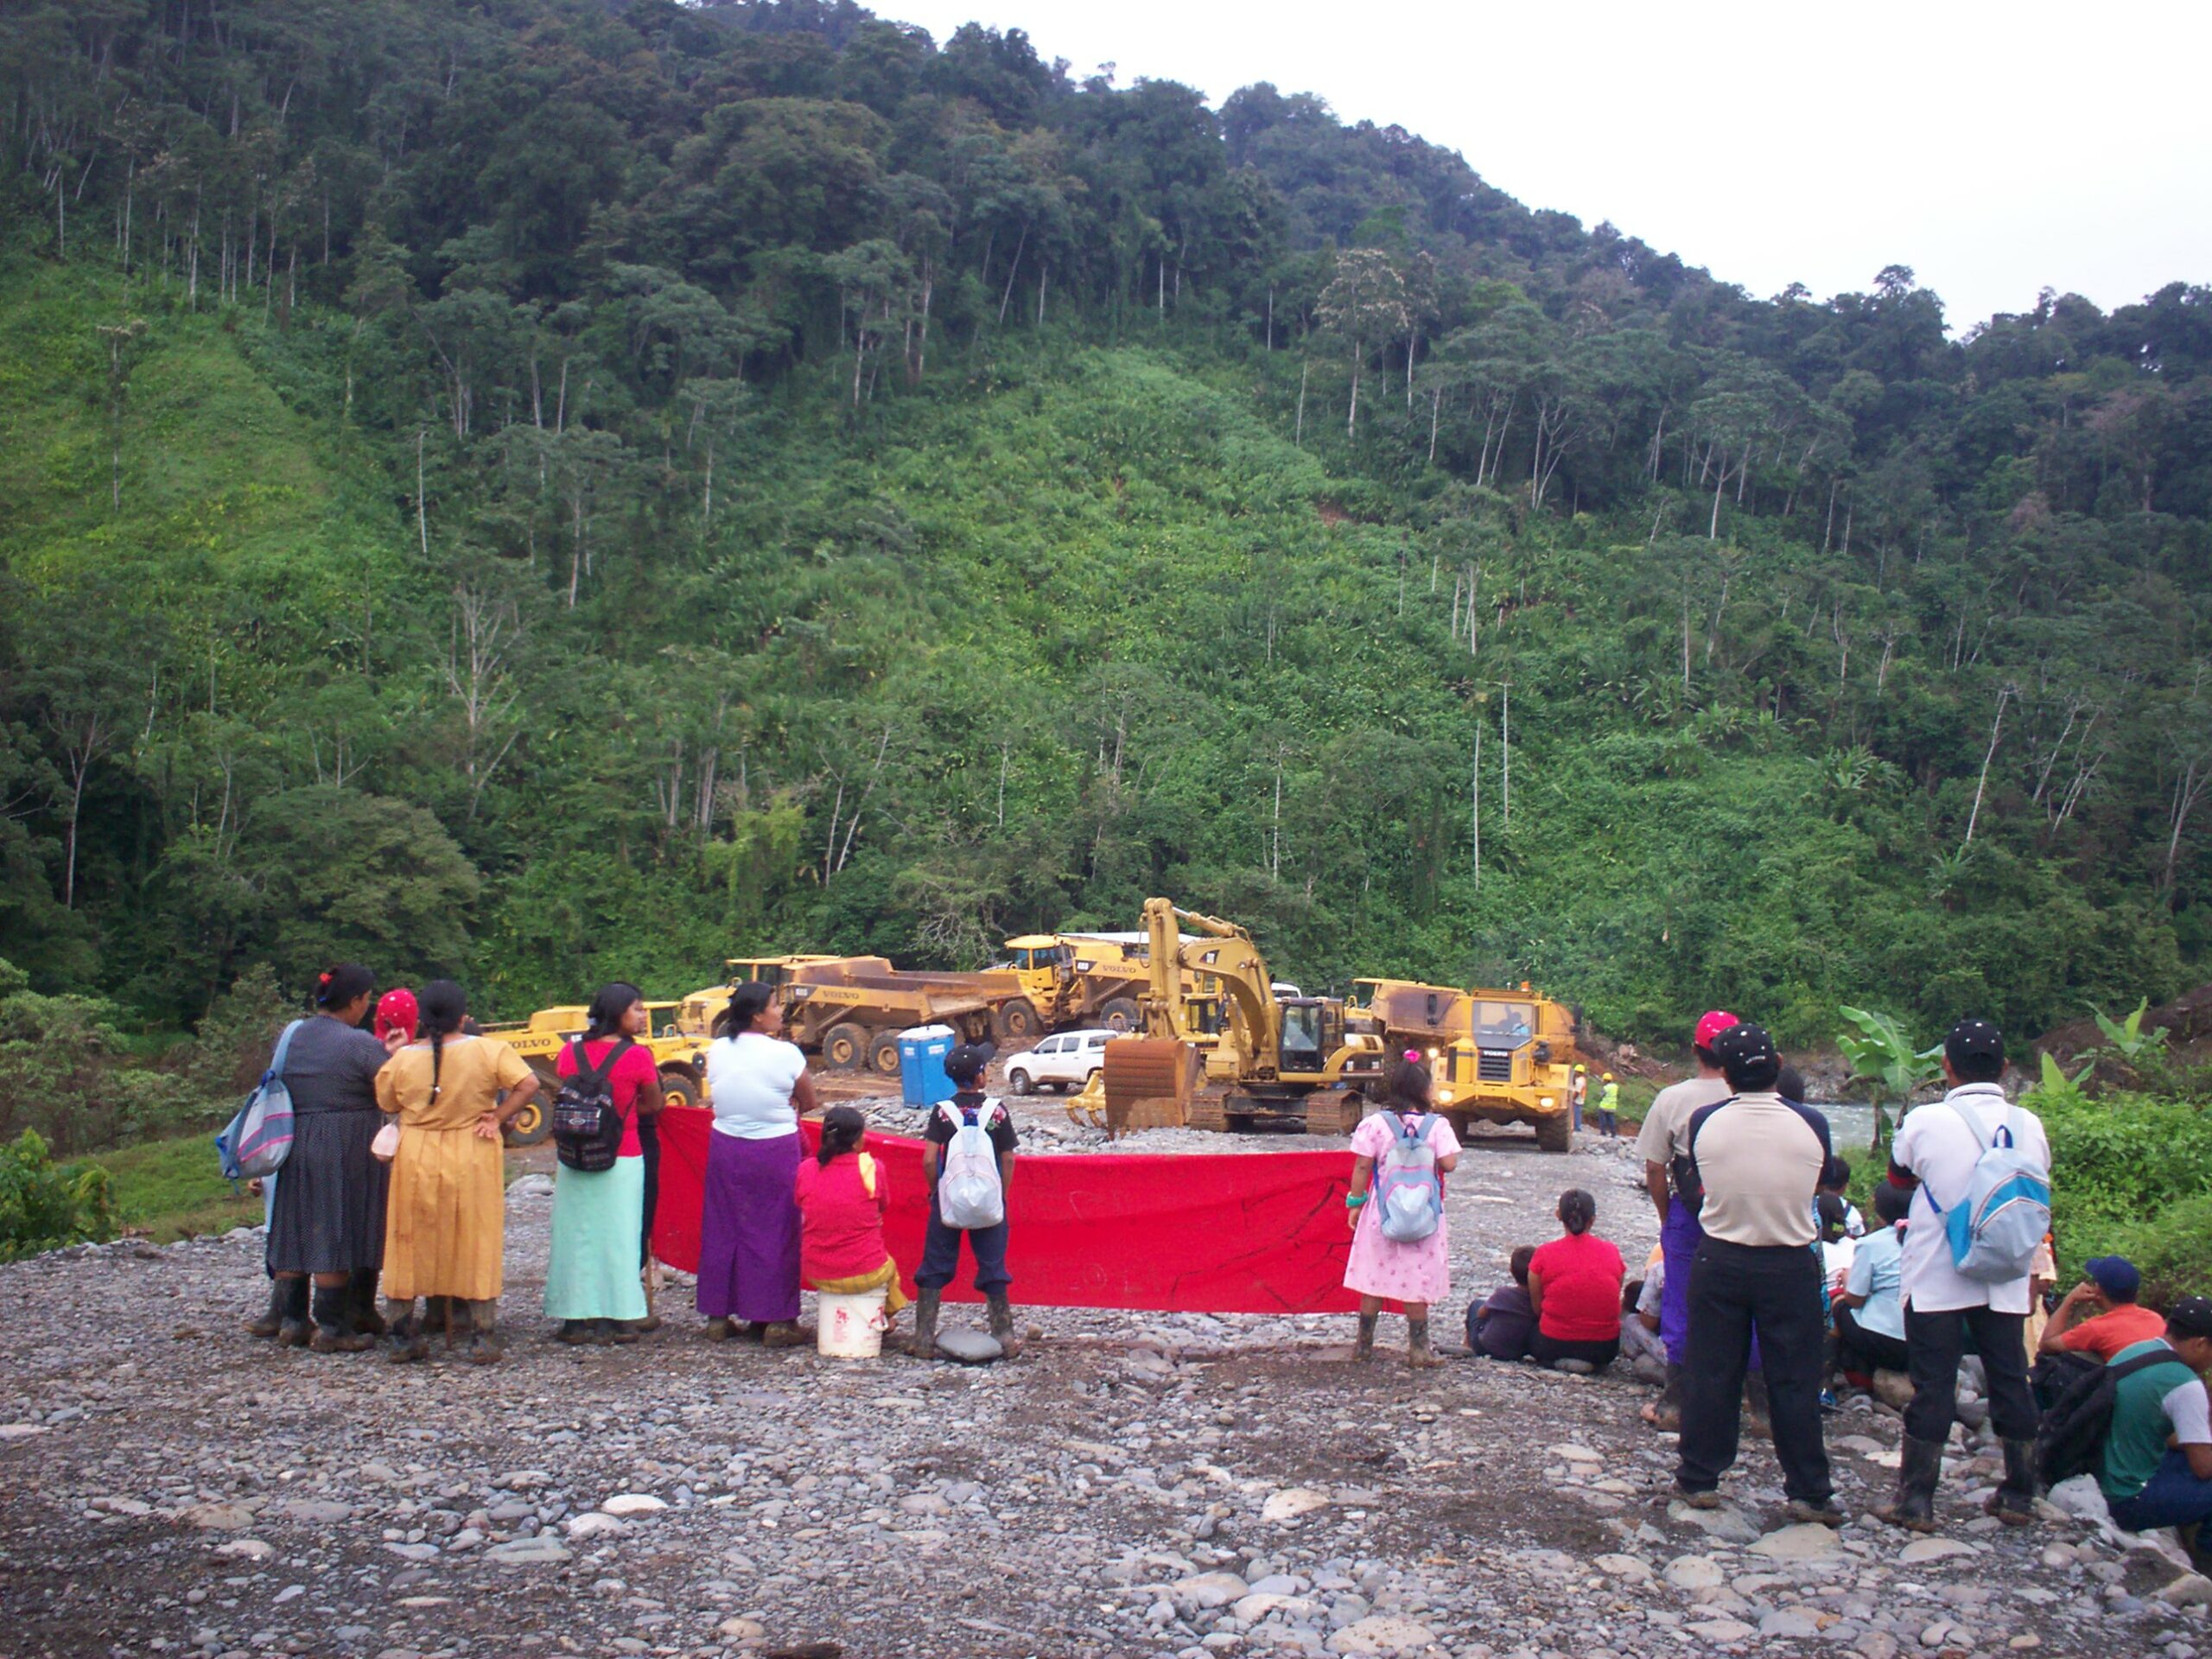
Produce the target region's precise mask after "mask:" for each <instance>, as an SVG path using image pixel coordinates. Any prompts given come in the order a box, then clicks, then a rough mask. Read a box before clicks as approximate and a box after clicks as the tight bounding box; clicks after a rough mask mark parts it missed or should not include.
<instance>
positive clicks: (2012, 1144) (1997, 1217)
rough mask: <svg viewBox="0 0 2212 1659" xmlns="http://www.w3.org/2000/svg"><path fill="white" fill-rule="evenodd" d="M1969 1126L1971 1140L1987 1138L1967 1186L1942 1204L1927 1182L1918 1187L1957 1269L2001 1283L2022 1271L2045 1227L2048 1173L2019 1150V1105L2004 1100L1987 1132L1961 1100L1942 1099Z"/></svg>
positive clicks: (1977, 1278)
mask: <svg viewBox="0 0 2212 1659" xmlns="http://www.w3.org/2000/svg"><path fill="white" fill-rule="evenodd" d="M1944 1104H1945V1105H1947V1106H1948V1107H1949V1108H1950V1109H1952V1110H1953V1111H1955V1112H1956V1113H1957V1114H1958V1115H1959V1117H1960V1119H1961V1121H1962V1122H1964V1123H1965V1124H1966V1126H1967V1128H1970V1129H1972V1130H1973V1131H1974V1139H1975V1141H1986V1142H1987V1143H1988V1144H1987V1145H1986V1147H1984V1149H1983V1151H1982V1154H1981V1156H1980V1158H1978V1159H1977V1160H1974V1173H1973V1174H1972V1175H1970V1176H1969V1177H1968V1178H1967V1190H1966V1192H1965V1193H1964V1194H1963V1195H1962V1196H1961V1198H1960V1199H1959V1201H1958V1202H1957V1203H1955V1204H1954V1205H1952V1206H1951V1207H1950V1208H1949V1209H1948V1210H1946V1209H1945V1208H1944V1207H1943V1205H1942V1201H1941V1200H1940V1199H1938V1198H1936V1194H1935V1192H1933V1191H1932V1190H1931V1189H1930V1188H1929V1185H1928V1184H1927V1182H1925V1181H1923V1182H1922V1183H1921V1184H1920V1190H1921V1191H1922V1192H1926V1193H1927V1194H1928V1202H1929V1204H1930V1205H1933V1206H1934V1208H1935V1211H1936V1214H1937V1215H1938V1216H1939V1217H1942V1222H1943V1230H1944V1233H1945V1235H1946V1236H1948V1238H1949V1240H1950V1244H1951V1262H1952V1265H1953V1266H1954V1267H1955V1268H1958V1270H1959V1272H1960V1274H1961V1275H1962V1276H1963V1277H1965V1278H1968V1279H1973V1280H1975V1281H1979V1282H1980V1283H1983V1284H1991V1285H2001V1284H2005V1283H2008V1282H2010V1281H2012V1280H2014V1279H2024V1278H2025V1277H2027V1273H2028V1267H2029V1264H2030V1263H2031V1262H2033V1261H2034V1260H2035V1254H2036V1247H2037V1245H2039V1244H2041V1243H2043V1240H2044V1234H2046V1233H2048V1232H2049V1231H2050V1172H2049V1171H2047V1170H2046V1169H2045V1168H2044V1166H2042V1165H2041V1164H2039V1163H2037V1161H2036V1160H2035V1159H2034V1158H2033V1157H2032V1156H2031V1155H2030V1154H2027V1153H2025V1152H2023V1151H2021V1150H2020V1147H2019V1140H2020V1137H2019V1126H2020V1109H2019V1108H2018V1107H2017V1106H2008V1107H2007V1108H2006V1109H2005V1122H2003V1123H2000V1124H1999V1125H1998V1127H1997V1132H1996V1133H1995V1134H1994V1135H1989V1134H1986V1133H1985V1132H1984V1131H1983V1129H1982V1127H1981V1120H1980V1118H1979V1117H1977V1116H1975V1115H1974V1113H1972V1112H1970V1111H1968V1110H1967V1108H1966V1105H1965V1103H1963V1102H1961V1101H1956V1100H1947V1101H1945V1102H1944Z"/></svg>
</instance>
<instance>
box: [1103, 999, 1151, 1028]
mask: <svg viewBox="0 0 2212 1659" xmlns="http://www.w3.org/2000/svg"><path fill="white" fill-rule="evenodd" d="M1143 1020H1144V1011H1143V1010H1142V1009H1141V1008H1140V1007H1137V1004H1136V999H1135V997H1129V996H1109V997H1108V998H1107V999H1106V1004H1105V1006H1104V1007H1102V1008H1100V1009H1099V1010H1098V1023H1099V1024H1100V1025H1101V1026H1103V1027H1105V1028H1106V1029H1107V1030H1108V1031H1135V1029H1136V1028H1137V1027H1139V1026H1140V1025H1141V1024H1142V1023H1143Z"/></svg>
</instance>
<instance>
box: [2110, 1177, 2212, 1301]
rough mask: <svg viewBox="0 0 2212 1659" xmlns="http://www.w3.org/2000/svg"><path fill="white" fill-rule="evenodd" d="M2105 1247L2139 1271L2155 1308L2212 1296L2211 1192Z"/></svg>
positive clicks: (2119, 1234) (2121, 1232)
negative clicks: (2191, 1297)
mask: <svg viewBox="0 0 2212 1659" xmlns="http://www.w3.org/2000/svg"><path fill="white" fill-rule="evenodd" d="M2105 1248H2106V1249H2108V1250H2110V1251H2112V1252H2113V1253H2114V1254H2116V1255H2124V1256H2126V1258H2127V1259H2128V1260H2129V1261H2131V1262H2133V1263H2134V1264H2135V1265H2136V1267H2137V1268H2139V1269H2140V1270H2141V1272H2142V1274H2143V1300H2144V1301H2145V1302H2146V1303H2148V1304H2149V1305H2150V1306H2152V1307H2167V1306H2171V1305H2172V1303H2173V1302H2174V1300H2175V1299H2176V1298H2177V1297H2182V1296H2212V1193H2203V1194H2200V1195H2198V1196H2197V1197H2196V1198H2190V1199H2189V1200H2187V1201H2186V1202H2185V1203H2182V1204H2177V1205H2174V1206H2173V1208H2171V1209H2170V1210H2164V1211H2160V1212H2159V1213H2158V1214H2157V1215H2155V1216H2152V1217H2146V1218H2145V1219H2144V1220H2142V1221H2139V1222H2138V1223H2136V1224H2134V1225H2133V1227H2127V1228H2123V1229H2121V1230H2118V1231H2116V1232H2114V1233H2113V1234H2112V1235H2110V1236H2109V1240H2108V1242H2107V1244H2106V1246H2105Z"/></svg>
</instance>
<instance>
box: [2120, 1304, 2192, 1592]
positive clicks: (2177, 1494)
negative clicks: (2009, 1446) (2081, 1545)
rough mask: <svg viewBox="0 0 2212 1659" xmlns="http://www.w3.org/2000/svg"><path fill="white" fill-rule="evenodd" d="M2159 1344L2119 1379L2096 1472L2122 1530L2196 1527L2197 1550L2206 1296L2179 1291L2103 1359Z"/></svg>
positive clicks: (2124, 1357) (2123, 1360) (2126, 1360)
mask: <svg viewBox="0 0 2212 1659" xmlns="http://www.w3.org/2000/svg"><path fill="white" fill-rule="evenodd" d="M2162 1348H2163V1349H2164V1350H2166V1351H2167V1354H2166V1355H2165V1357H2162V1358H2160V1359H2158V1361H2157V1362H2156V1363H2152V1364H2149V1365H2145V1366H2141V1367H2140V1368H2139V1369H2137V1370H2133V1371H2131V1372H2129V1373H2128V1374H2127V1375H2126V1376H2123V1377H2121V1378H2120V1383H2119V1386H2118V1388H2117V1389H2116V1390H2115V1392H2114V1395H2113V1410H2112V1427H2110V1428H2109V1429H2108V1430H2107V1432H2106V1434H2105V1446H2104V1461H2103V1465H2102V1471H2101V1473H2100V1474H2099V1476H2098V1484H2099V1485H2100V1486H2101V1488H2102V1489H2103V1491H2104V1495H2105V1502H2106V1503H2108V1504H2110V1505H2111V1507H2112V1518H2113V1521H2114V1522H2117V1523H2118V1524H2119V1525H2120V1526H2122V1527H2125V1528H2126V1529H2127V1530H2128V1531H2130V1532H2148V1531H2150V1530H2151V1529H2152V1528H2154V1527H2196V1528H2199V1529H2200V1530H2199V1532H2198V1533H2197V1535H2196V1545H2195V1546H2194V1548H2195V1550H2196V1554H2197V1557H2198V1560H2199V1561H2200V1562H2202V1560H2203V1559H2204V1557H2205V1554H2206V1550H2205V1542H2206V1541H2205V1537H2204V1535H2203V1533H2202V1530H2201V1529H2202V1526H2203V1525H2204V1523H2205V1522H2208V1521H2212V1400H2208V1396H2207V1395H2206V1393H2205V1388H2204V1373H2205V1372H2206V1371H2208V1370H2212V1300H2206V1299H2205V1298H2203V1297H2202V1296H2187V1297H2183V1299H2182V1300H2180V1301H2178V1302H2176V1303H2175V1304H2174V1305H2173V1307H2172V1310H2171V1312H2169V1313H2167V1315H2166V1319H2165V1329H2164V1332H2163V1333H2162V1334H2161V1335H2159V1336H2158V1337H2155V1338H2152V1339H2150V1340H2149V1341H2146V1342H2139V1343H2133V1344H2130V1345H2128V1346H2127V1347H2126V1348H2123V1349H2121V1350H2120V1351H2119V1352H2118V1353H2116V1354H2114V1355H2113V1357H2111V1359H2109V1360H2107V1362H2106V1363H2107V1364H2108V1365H2113V1366H2119V1365H2126V1364H2130V1363H2133V1362H2134V1361H2137V1360H2139V1359H2142V1358H2144V1357H2147V1356H2150V1355H2154V1354H2157V1353H2158V1351H2159V1350H2160V1349H2162Z"/></svg>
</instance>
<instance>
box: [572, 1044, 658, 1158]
mask: <svg viewBox="0 0 2212 1659" xmlns="http://www.w3.org/2000/svg"><path fill="white" fill-rule="evenodd" d="M636 1046H637V1045H636V1044H635V1043H633V1042H632V1041H631V1040H630V1039H629V1038H627V1037H625V1038H623V1039H621V1041H620V1042H618V1043H616V1044H615V1045H614V1047H613V1052H610V1053H609V1054H608V1055H607V1058H606V1059H605V1060H604V1061H602V1062H601V1064H600V1065H599V1066H598V1067H597V1068H596V1069H594V1067H592V1066H590V1065H586V1064H585V1061H584V1044H583V1039H582V1038H581V1037H579V1038H578V1039H576V1043H575V1047H574V1048H572V1049H571V1050H569V1052H570V1053H571V1054H572V1055H574V1056H575V1067H576V1069H575V1071H574V1072H572V1073H571V1074H570V1075H569V1076H568V1077H563V1078H562V1079H561V1088H560V1090H559V1092H558V1093H556V1095H555V1096H553V1150H554V1154H555V1155H556V1156H557V1157H558V1158H559V1159H560V1160H561V1161H562V1162H563V1164H565V1165H567V1166H568V1167H569V1168H570V1169H573V1170H578V1171H581V1172H582V1173H585V1174H596V1173H598V1172H599V1171H601V1170H604V1169H612V1168H613V1167H614V1155H615V1154H616V1153H617V1152H618V1151H620V1149H621V1146H622V1114H621V1113H620V1112H618V1111H616V1110H615V1109H614V1090H613V1084H611V1083H610V1082H609V1081H608V1079H610V1078H611V1077H613V1075H614V1068H615V1067H616V1066H618V1065H620V1064H621V1063H622V1057H623V1056H624V1055H625V1054H626V1053H628V1052H630V1051H631V1050H632V1048H634V1047H636Z"/></svg>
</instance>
